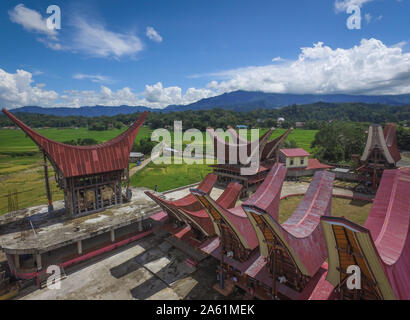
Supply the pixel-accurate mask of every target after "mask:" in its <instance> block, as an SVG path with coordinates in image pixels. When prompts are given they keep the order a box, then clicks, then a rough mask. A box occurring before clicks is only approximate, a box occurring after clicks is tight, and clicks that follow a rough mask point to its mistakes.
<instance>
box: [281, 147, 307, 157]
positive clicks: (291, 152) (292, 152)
mask: <svg viewBox="0 0 410 320" xmlns="http://www.w3.org/2000/svg"><path fill="white" fill-rule="evenodd" d="M280 152H282V153H283V154H284V155H285V156H287V157H309V156H310V153H309V152H307V151H306V150H304V149H302V148H294V149H280Z"/></svg>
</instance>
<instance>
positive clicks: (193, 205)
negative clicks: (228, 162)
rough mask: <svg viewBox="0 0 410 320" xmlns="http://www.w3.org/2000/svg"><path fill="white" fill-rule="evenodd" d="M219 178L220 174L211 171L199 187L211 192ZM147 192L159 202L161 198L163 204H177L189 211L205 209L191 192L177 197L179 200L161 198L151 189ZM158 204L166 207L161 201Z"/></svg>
mask: <svg viewBox="0 0 410 320" xmlns="http://www.w3.org/2000/svg"><path fill="white" fill-rule="evenodd" d="M217 180H218V176H216V175H215V174H213V173H210V174H208V175H207V176H206V177H205V179H204V180H202V182H201V183H200V184H199V186H198V188H201V190H203V191H204V192H205V193H207V194H209V193H210V192H211V190H212V189H213V187H214V185H215V183H216V181H217ZM145 194H146V195H147V196H148V197H150V198H151V199H152V200H154V201H155V202H157V203H158V201H159V200H161V203H162V204H169V205H172V206H175V207H178V208H181V209H185V210H188V211H199V210H202V209H203V208H202V206H201V204H200V203H199V202H198V201H197V199H196V198H195V197H194V196H193V195H192V194H191V193H189V194H187V195H186V196H185V197H182V198H180V199H177V200H172V201H169V200H164V199H161V198H159V197H157V196H155V195H154V194H152V193H151V192H149V191H146V192H145ZM158 199H159V200H158ZM158 204H159V205H160V206H161V207H164V205H161V204H160V203H158ZM166 209H167V208H165V211H166V212H167V213H168V214H173V212H172V211H171V212H170V210H166ZM174 216H175V218H177V219H179V220H181V219H180V218H179V214H175V213H174Z"/></svg>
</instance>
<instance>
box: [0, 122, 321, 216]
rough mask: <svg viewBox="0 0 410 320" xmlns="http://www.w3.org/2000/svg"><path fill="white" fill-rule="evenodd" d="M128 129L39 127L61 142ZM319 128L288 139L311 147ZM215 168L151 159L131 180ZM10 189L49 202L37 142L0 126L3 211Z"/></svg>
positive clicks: (150, 184)
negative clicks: (165, 162) (159, 163)
mask: <svg viewBox="0 0 410 320" xmlns="http://www.w3.org/2000/svg"><path fill="white" fill-rule="evenodd" d="M125 129H126V128H123V129H111V130H106V131H90V130H88V129H87V128H78V129H73V128H70V129H57V128H48V129H36V131H38V132H39V133H41V134H42V135H44V136H46V137H47V138H50V139H53V140H56V141H59V142H64V141H69V140H77V139H78V138H83V139H84V138H92V139H95V140H97V141H98V142H99V143H101V142H105V141H107V140H110V139H112V138H114V137H116V136H118V135H119V134H120V133H122V132H123V131H124V130H125ZM266 130H267V129H261V130H260V131H259V134H260V135H262V134H264V133H265V132H266ZM285 131H286V130H285V129H277V130H275V131H274V132H273V134H272V136H271V139H274V138H276V137H278V136H280V135H281V134H283V133H284V132H285ZM316 132H317V131H315V130H303V129H295V130H294V131H293V132H292V133H291V134H290V135H289V136H288V140H294V141H295V142H296V143H297V145H298V147H301V148H304V149H306V150H307V151H311V148H310V144H311V143H312V141H313V140H314V136H315V134H316ZM151 133H152V130H150V129H149V128H148V127H142V128H141V129H140V131H139V133H138V135H137V139H136V142H137V143H138V142H139V140H140V139H143V138H150V137H151ZM171 137H172V134H171ZM249 138H250V134H249ZM206 141H207V139H206V138H205V133H204V134H203V142H200V144H206ZM183 143H184V144H189V143H191V141H184V142H183ZM208 143H209V139H208ZM211 171H212V170H211V169H210V168H209V167H208V165H206V164H193V165H187V164H169V165H156V164H154V163H150V164H149V165H148V166H146V167H145V168H144V169H142V170H141V171H138V172H137V173H136V174H135V175H134V176H133V177H132V178H131V184H132V186H135V187H147V188H151V189H153V188H154V187H155V185H158V190H159V191H161V192H162V191H166V190H170V189H174V188H177V187H181V186H184V185H188V184H191V183H195V182H199V181H201V180H202V179H203V177H205V176H206V175H207V174H208V173H209V172H211ZM49 176H50V186H51V190H52V192H53V200H60V199H62V192H61V191H60V190H58V189H57V187H56V184H55V180H54V172H53V171H52V167H51V166H49ZM9 193H17V202H18V208H19V209H21V208H26V207H29V206H34V205H40V204H44V203H46V202H47V200H46V196H45V187H44V171H43V166H42V155H41V154H40V153H39V151H38V148H37V146H36V145H35V144H34V142H32V140H31V139H30V138H28V137H26V135H25V133H24V132H23V131H22V130H11V129H3V130H0V214H4V213H6V212H8V211H9V205H8V203H9V200H8V199H9V197H10V196H9Z"/></svg>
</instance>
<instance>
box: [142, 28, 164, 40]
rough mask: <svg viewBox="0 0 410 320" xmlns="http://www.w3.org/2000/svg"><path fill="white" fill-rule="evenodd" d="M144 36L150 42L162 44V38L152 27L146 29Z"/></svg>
mask: <svg viewBox="0 0 410 320" xmlns="http://www.w3.org/2000/svg"><path fill="white" fill-rule="evenodd" d="M145 34H146V35H147V37H148V38H149V39H150V40H152V41H155V42H162V37H161V36H160V34H159V33H158V32H157V31H156V30H155V29H154V28H153V27H147V31H146V33H145Z"/></svg>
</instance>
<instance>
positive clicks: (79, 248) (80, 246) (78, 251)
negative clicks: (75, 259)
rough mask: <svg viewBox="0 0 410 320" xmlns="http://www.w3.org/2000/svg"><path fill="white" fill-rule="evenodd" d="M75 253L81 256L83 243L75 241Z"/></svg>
mask: <svg viewBox="0 0 410 320" xmlns="http://www.w3.org/2000/svg"><path fill="white" fill-rule="evenodd" d="M77 253H78V254H82V253H83V243H82V241H81V240H79V241H77Z"/></svg>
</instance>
